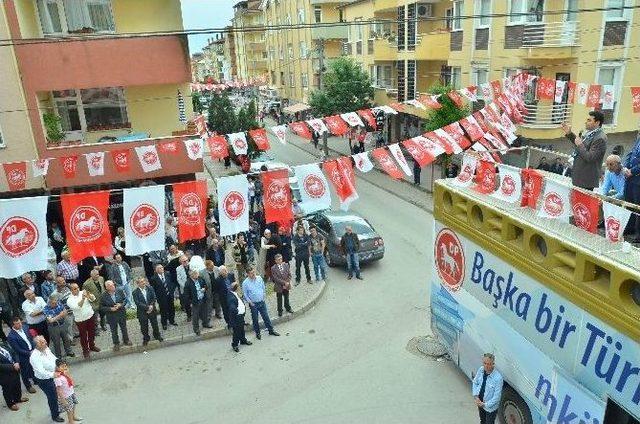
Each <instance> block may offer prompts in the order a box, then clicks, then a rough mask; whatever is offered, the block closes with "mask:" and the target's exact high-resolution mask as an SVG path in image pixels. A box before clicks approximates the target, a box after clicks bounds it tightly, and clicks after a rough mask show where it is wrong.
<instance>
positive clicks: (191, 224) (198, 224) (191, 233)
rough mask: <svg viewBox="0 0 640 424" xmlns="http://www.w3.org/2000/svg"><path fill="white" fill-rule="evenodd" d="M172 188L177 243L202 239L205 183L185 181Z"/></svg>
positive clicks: (205, 213)
mask: <svg viewBox="0 0 640 424" xmlns="http://www.w3.org/2000/svg"><path fill="white" fill-rule="evenodd" d="M242 177H244V175H242ZM245 178H246V177H245ZM172 187H173V204H174V207H175V209H176V212H177V214H178V241H179V242H180V243H184V242H185V241H187V240H199V239H201V238H203V237H204V236H205V235H206V234H205V231H204V227H205V218H206V215H207V182H206V181H187V182H184V183H176V184H172Z"/></svg>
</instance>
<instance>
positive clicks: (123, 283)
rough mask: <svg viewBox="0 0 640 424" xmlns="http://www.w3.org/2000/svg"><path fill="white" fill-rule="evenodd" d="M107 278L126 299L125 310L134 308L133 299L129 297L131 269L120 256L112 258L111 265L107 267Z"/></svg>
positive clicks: (116, 255)
mask: <svg viewBox="0 0 640 424" xmlns="http://www.w3.org/2000/svg"><path fill="white" fill-rule="evenodd" d="M107 274H108V278H109V280H111V281H113V282H114V284H115V285H116V287H117V288H118V289H119V290H122V291H123V292H124V294H125V296H126V298H127V302H128V303H127V308H128V309H133V308H135V303H134V302H133V297H132V296H131V282H132V281H131V267H130V266H129V264H128V263H126V262H125V261H124V260H123V258H122V254H120V253H116V254H115V255H114V256H113V263H112V264H110V265H109V272H108V273H107Z"/></svg>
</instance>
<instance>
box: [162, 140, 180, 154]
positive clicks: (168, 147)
mask: <svg viewBox="0 0 640 424" xmlns="http://www.w3.org/2000/svg"><path fill="white" fill-rule="evenodd" d="M158 150H160V153H170V154H175V153H178V142H177V141H175V140H174V141H165V142H164V143H158Z"/></svg>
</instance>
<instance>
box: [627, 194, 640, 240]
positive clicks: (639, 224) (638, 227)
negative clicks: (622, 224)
mask: <svg viewBox="0 0 640 424" xmlns="http://www.w3.org/2000/svg"><path fill="white" fill-rule="evenodd" d="M624 200H626V201H627V202H630V203H635V204H636V205H640V185H637V184H629V183H627V184H625V186H624ZM627 228H628V233H629V234H631V232H632V231H633V232H634V233H635V237H638V238H640V219H638V216H637V215H636V214H633V213H632V214H631V218H630V219H629V224H627Z"/></svg>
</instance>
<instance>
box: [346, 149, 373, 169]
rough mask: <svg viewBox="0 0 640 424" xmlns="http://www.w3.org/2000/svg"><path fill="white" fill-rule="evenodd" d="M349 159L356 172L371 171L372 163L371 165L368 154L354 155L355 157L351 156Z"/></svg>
mask: <svg viewBox="0 0 640 424" xmlns="http://www.w3.org/2000/svg"><path fill="white" fill-rule="evenodd" d="M351 157H352V158H353V162H354V163H355V164H356V168H357V169H358V171H360V172H365V173H366V172H369V171H371V170H372V169H373V163H371V159H369V152H362V153H356V154H355V155H351Z"/></svg>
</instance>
